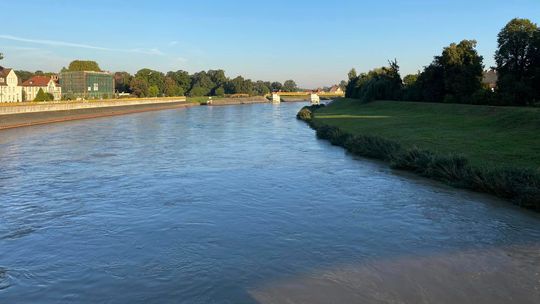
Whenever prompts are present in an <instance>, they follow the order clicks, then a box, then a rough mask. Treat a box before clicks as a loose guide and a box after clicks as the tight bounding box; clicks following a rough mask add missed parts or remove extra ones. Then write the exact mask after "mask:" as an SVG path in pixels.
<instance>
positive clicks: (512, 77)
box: [345, 19, 540, 106]
mask: <svg viewBox="0 0 540 304" xmlns="http://www.w3.org/2000/svg"><path fill="white" fill-rule="evenodd" d="M497 42H498V49H497V52H496V54H495V61H496V63H497V67H496V72H497V75H496V76H498V80H497V85H496V89H495V90H492V89H493V87H490V85H489V84H487V83H486V84H484V83H483V77H484V65H483V57H482V56H480V55H479V54H478V52H477V50H476V41H474V40H462V41H461V42H459V43H452V44H450V45H449V46H447V47H445V48H444V49H443V50H442V53H441V55H439V56H435V57H434V59H433V62H432V63H431V64H429V65H428V66H426V67H424V69H423V70H422V71H421V72H418V73H417V74H411V75H407V76H405V77H404V79H403V82H401V78H400V76H399V67H398V66H397V63H396V62H395V61H394V62H391V63H390V66H389V67H383V68H379V69H375V70H372V71H370V72H368V73H362V74H360V75H358V74H357V72H356V70H354V69H352V70H351V71H350V72H349V75H348V76H349V82H348V83H347V86H346V90H345V95H346V96H347V97H349V98H356V99H359V100H360V101H362V102H368V101H372V100H407V101H428V102H445V103H470V104H488V105H519V106H523V105H535V104H540V28H539V27H538V26H537V25H536V24H534V23H533V22H531V21H530V20H527V19H513V20H511V21H510V22H509V23H508V24H507V25H506V26H505V27H504V28H503V29H502V30H501V32H500V33H499V35H498V40H497ZM496 78H497V77H496Z"/></svg>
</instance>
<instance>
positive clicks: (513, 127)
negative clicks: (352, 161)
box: [297, 99, 540, 211]
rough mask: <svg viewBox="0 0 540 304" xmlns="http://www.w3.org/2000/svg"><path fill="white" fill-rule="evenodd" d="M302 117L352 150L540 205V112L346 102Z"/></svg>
mask: <svg viewBox="0 0 540 304" xmlns="http://www.w3.org/2000/svg"><path fill="white" fill-rule="evenodd" d="M516 116H526V118H527V119H524V120H523V122H522V123H520V124H513V119H514V118H515V117H516ZM297 117H298V119H301V120H304V121H306V122H308V123H309V125H310V126H311V127H312V128H313V129H315V130H316V132H317V137H319V138H321V139H326V140H329V141H330V142H331V143H332V144H333V145H337V146H341V147H344V148H345V149H346V150H347V151H349V152H350V153H352V154H355V155H359V156H362V157H368V158H373V159H379V160H383V161H387V162H389V163H390V165H391V167H392V168H395V169H403V170H408V171H412V172H414V173H416V174H419V175H421V176H424V177H428V178H432V179H435V180H438V181H442V182H445V183H447V184H449V185H452V186H455V187H460V188H466V189H470V190H475V191H479V192H486V193H490V194H494V195H496V196H498V197H501V198H505V199H509V200H512V201H514V202H515V203H517V204H519V205H520V206H523V207H526V208H531V209H536V210H537V211H538V210H540V173H539V171H538V169H539V168H540V153H539V152H540V151H539V150H538V149H540V134H538V132H537V130H538V128H539V127H540V109H537V108H511V107H499V108H495V107H489V106H471V105H458V104H449V105H446V104H434V103H400V102H395V101H375V102H370V103H359V102H358V101H357V100H351V99H341V100H337V101H335V102H334V103H332V104H331V105H330V106H327V107H324V106H310V107H304V108H303V109H301V110H300V112H299V113H298V115H297ZM479 137H481V138H482V140H478V138H479Z"/></svg>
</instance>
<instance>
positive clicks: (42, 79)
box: [22, 76, 62, 101]
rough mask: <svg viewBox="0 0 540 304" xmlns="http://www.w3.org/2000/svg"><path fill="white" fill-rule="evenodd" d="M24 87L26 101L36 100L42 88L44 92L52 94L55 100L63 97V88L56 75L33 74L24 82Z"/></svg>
mask: <svg viewBox="0 0 540 304" xmlns="http://www.w3.org/2000/svg"><path fill="white" fill-rule="evenodd" d="M22 88H23V91H24V93H25V99H26V100H25V101H33V100H35V99H36V96H37V95H38V92H39V90H40V89H41V90H42V91H43V92H44V93H49V94H51V95H52V96H53V100H60V99H62V88H61V87H60V84H59V83H58V77H56V76H33V77H31V78H30V79H28V80H26V81H25V82H23V84H22Z"/></svg>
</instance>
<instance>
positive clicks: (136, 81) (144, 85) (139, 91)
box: [129, 77, 149, 97]
mask: <svg viewBox="0 0 540 304" xmlns="http://www.w3.org/2000/svg"><path fill="white" fill-rule="evenodd" d="M129 87H130V89H131V92H132V93H133V94H135V95H136V96H137V97H146V96H148V87H149V85H148V82H147V81H146V80H145V79H143V78H138V77H135V78H133V79H131V82H130V83H129Z"/></svg>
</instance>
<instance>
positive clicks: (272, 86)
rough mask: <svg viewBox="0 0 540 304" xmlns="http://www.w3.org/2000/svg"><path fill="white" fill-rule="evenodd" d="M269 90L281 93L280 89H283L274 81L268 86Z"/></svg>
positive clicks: (279, 83)
mask: <svg viewBox="0 0 540 304" xmlns="http://www.w3.org/2000/svg"><path fill="white" fill-rule="evenodd" d="M270 88H271V89H272V91H281V89H282V88H283V85H282V84H281V82H279V81H274V82H272V84H271V85H270Z"/></svg>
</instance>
